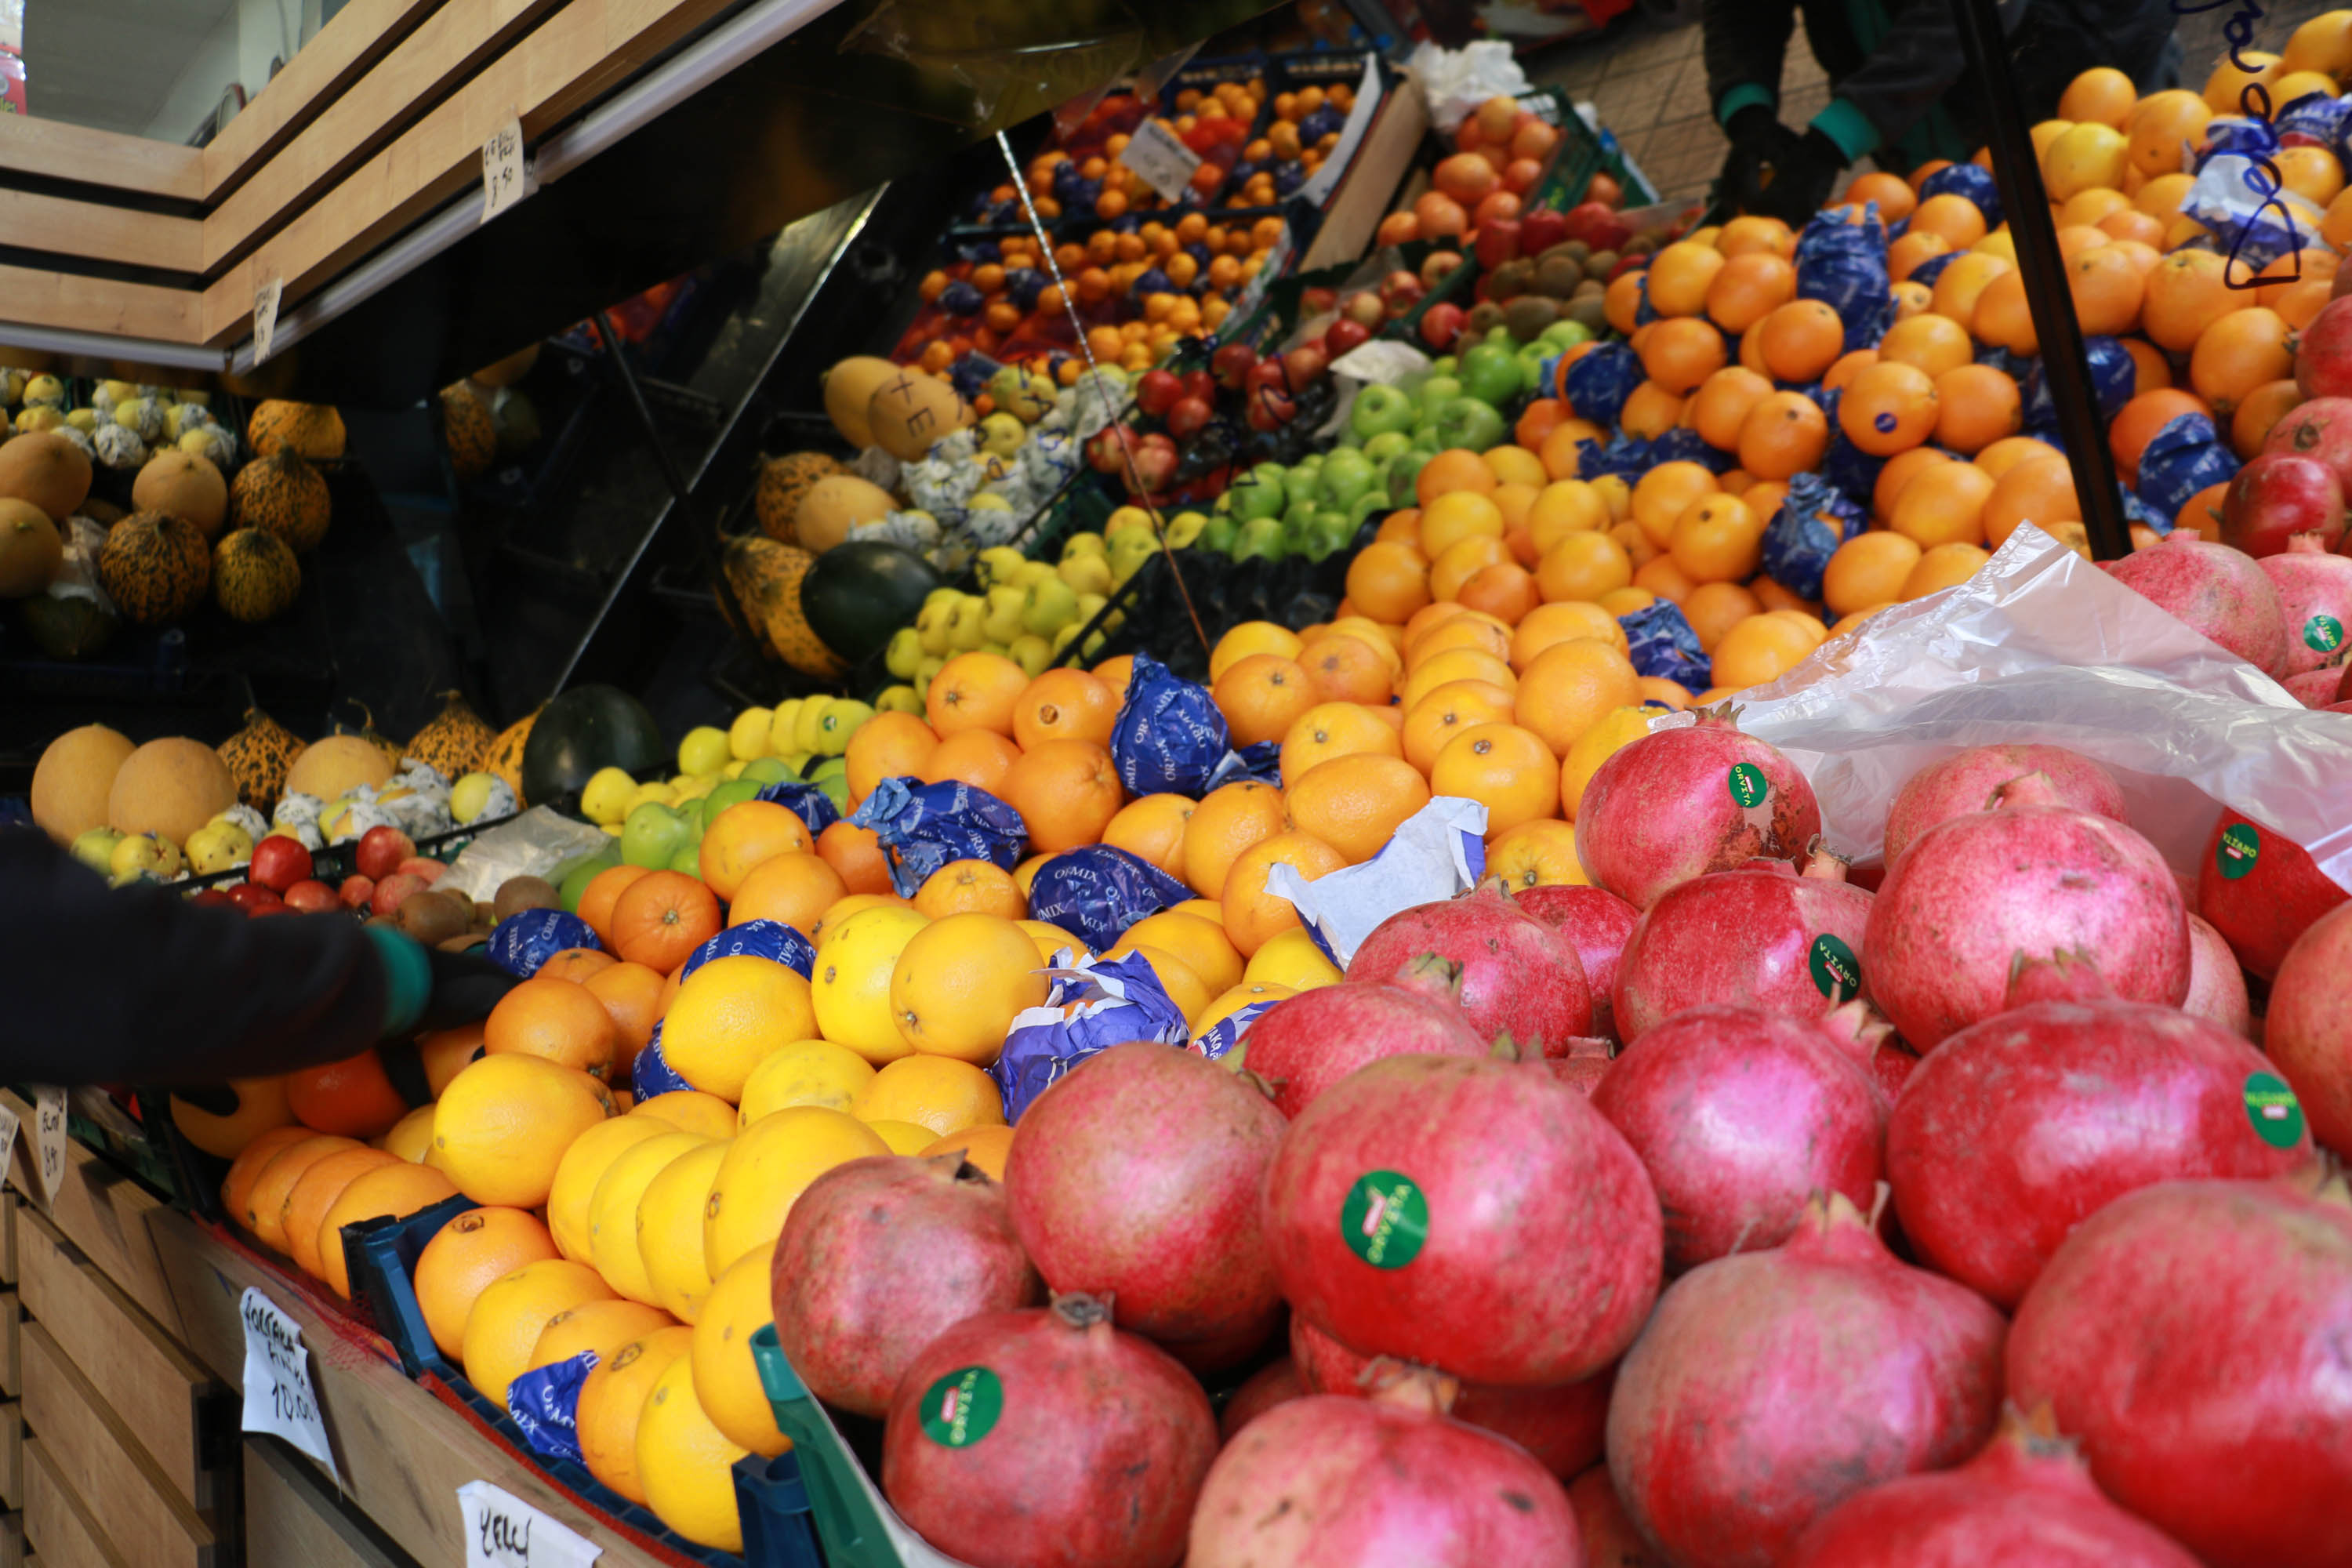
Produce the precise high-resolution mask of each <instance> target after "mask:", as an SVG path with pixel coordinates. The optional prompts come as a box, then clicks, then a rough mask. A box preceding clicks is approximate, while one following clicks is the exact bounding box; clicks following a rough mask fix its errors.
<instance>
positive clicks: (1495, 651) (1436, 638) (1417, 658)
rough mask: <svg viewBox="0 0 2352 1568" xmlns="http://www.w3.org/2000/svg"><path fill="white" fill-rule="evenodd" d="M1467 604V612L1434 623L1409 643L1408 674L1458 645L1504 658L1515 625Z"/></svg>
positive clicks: (1406, 653)
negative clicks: (1471, 609)
mask: <svg viewBox="0 0 2352 1568" xmlns="http://www.w3.org/2000/svg"><path fill="white" fill-rule="evenodd" d="M1463 608H1464V610H1465V612H1467V613H1465V614H1462V615H1456V616H1448V617H1446V619H1444V621H1436V622H1432V623H1430V624H1429V625H1428V626H1425V627H1423V630H1422V631H1421V633H1420V635H1419V636H1417V637H1413V638H1412V639H1411V640H1410V641H1409V642H1408V643H1407V644H1406V645H1405V654H1404V668H1405V673H1406V674H1407V675H1409V676H1410V675H1418V674H1419V673H1420V672H1421V670H1422V668H1423V666H1424V665H1426V664H1427V663H1428V662H1429V661H1430V660H1431V659H1433V658H1436V657H1437V656H1438V655H1439V654H1441V653H1449V652H1452V651H1453V650H1454V649H1455V648H1467V649H1469V650H1470V651H1472V652H1474V653H1483V654H1485V655H1486V656H1487V657H1488V658H1502V657H1503V656H1504V655H1506V654H1507V653H1509V652H1510V650H1511V628H1510V627H1509V626H1507V625H1506V624H1505V623H1504V622H1503V620H1502V619H1501V618H1500V617H1499V616H1490V615H1487V614H1485V613H1483V612H1472V611H1470V610H1469V606H1467V605H1465V606H1463Z"/></svg>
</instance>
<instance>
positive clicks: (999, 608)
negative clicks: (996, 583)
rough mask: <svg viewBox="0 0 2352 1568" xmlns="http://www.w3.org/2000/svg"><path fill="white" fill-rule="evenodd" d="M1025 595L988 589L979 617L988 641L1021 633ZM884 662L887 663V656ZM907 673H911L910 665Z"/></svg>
mask: <svg viewBox="0 0 2352 1568" xmlns="http://www.w3.org/2000/svg"><path fill="white" fill-rule="evenodd" d="M1027 597H1028V595H1026V594H1024V593H1023V592H1022V591H1021V590H1020V589H1018V588H1012V587H1005V588H991V589H990V590H989V591H988V595H987V605H988V613H987V614H986V615H984V616H982V617H981V621H980V629H981V630H982V631H983V632H985V633H987V634H988V640H989V641H990V642H997V643H1003V642H1011V641H1012V640H1013V638H1014V637H1019V636H1020V635H1021V605H1022V602H1023V601H1024V599H1026V598H1027ZM893 640H894V641H895V640H896V639H893ZM884 663H885V664H887V663H888V659H887V656H886V657H885V659H884ZM890 673H891V674H893V675H898V674H899V673H900V672H899V671H898V670H896V669H893V670H891V671H890ZM907 673H909V674H911V673H912V668H911V667H909V669H908V671H907Z"/></svg>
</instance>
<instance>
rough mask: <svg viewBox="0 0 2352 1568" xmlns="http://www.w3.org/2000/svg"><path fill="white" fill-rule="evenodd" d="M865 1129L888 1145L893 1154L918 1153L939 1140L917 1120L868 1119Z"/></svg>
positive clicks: (937, 1136) (937, 1135) (936, 1135)
mask: <svg viewBox="0 0 2352 1568" xmlns="http://www.w3.org/2000/svg"><path fill="white" fill-rule="evenodd" d="M866 1130H867V1131H871V1132H872V1133H873V1134H874V1135H875V1136H876V1137H877V1138H879V1139H881V1140H882V1142H885V1143H887V1144H888V1145H890V1152H892V1153H893V1154H919V1153H921V1152H923V1151H924V1150H926V1149H928V1148H929V1147H930V1146H931V1145H932V1144H934V1143H936V1142H939V1141H940V1135H939V1134H938V1133H936V1132H934V1131H931V1130H930V1129H929V1128H928V1127H925V1126H923V1125H922V1124H920V1123H919V1122H914V1121H869V1122H867V1123H866Z"/></svg>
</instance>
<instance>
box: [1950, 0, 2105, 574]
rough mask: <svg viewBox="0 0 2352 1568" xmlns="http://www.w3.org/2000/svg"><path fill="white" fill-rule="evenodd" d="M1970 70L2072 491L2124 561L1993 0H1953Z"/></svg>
mask: <svg viewBox="0 0 2352 1568" xmlns="http://www.w3.org/2000/svg"><path fill="white" fill-rule="evenodd" d="M1951 3H1952V16H1953V19H1954V20H1955V21H1956V22H1958V25H1959V29H1960V44H1961V47H1962V48H1963V49H1964V50H1965V51H1966V52H1967V54H1968V57H1969V72H1970V73H1971V74H1972V75H1973V76H1974V77H1975V79H1976V83H1977V90H1978V92H1979V95H1980V97H1981V100H1982V101H1983V103H1984V106H1985V118H1986V121H1987V123H1986V127H1985V134H1986V142H1987V144H1988V145H1989V146H1990V149H1991V151H1992V175H1993V182H1994V184H1997V185H1998V186H1999V187H2000V200H2001V205H2002V207H2003V208H2005V209H2006V211H2007V214H2008V217H2009V232H2010V237H2011V239H2012V240H2013V241H2014V242H2015V243H2016V246H2017V268H2018V270H2019V271H2020V272H2021V273H2023V274H2024V276H2025V302H2026V304H2027V306H2028V307H2030V308H2031V309H2032V312H2033V334H2034V336H2035V337H2037V338H2039V339H2040V340H2041V342H2042V377H2043V379H2044V380H2045V381H2046V382H2047V383H2048V384H2049V387H2050V401H2051V404H2052V405H2053V407H2055V408H2056V409H2057V411H2058V435H2059V438H2060V439H2061V440H2063V442H2064V443H2065V445H2066V456H2067V457H2068V458H2069V459H2071V462H2072V466H2073V468H2074V495H2075V499H2076V500H2078V501H2080V502H2081V504H2082V510H2083V529H2084V532H2086V533H2088V534H2089V535H2090V539H2091V553H2092V555H2093V556H2094V557H2095V558H2096V559H2098V560H2101V561H2116V560H2120V559H2122V558H2123V557H2124V556H2126V555H2128V554H2130V553H2131V550H2132V542H2131V529H2130V527H2129V526H2128V525H2127V524H2126V522H2125V521H2124V508H2123V500H2122V497H2121V495H2120V493H2119V492H2118V491H2117V490H2116V464H2115V457H2114V454H2113V453H2111V452H2110V451H2108V449H2107V435H2106V430H2105V426H2104V425H2103V424H2102V423H2101V421H2100V419H2099V398H2098V393H2097V390H2096V388H2095V386H2094V385H2093V384H2092V381H2091V362H2090V359H2089V357H2088V356H2087V355H2086V354H2084V352H2083V330H2082V327H2081V325H2080V324H2079V323H2077V322H2076V321H2075V320H2074V294H2073V292H2072V291H2071V290H2070V289H2068V288H2067V286H2066V261H2065V258H2063V257H2062V256H2061V255H2060V254H2059V253H2058V230H2057V227H2056V226H2055V225H2053V223H2052V222H2051V221H2050V196H2049V193H2048V192H2046V191H2045V190H2043V189H2042V165H2041V163H2040V161H2039V160H2038V159H2036V158H2035V157H2034V155H2033V139H2032V136H2031V135H2030V134H2029V133H2028V132H2027V130H2026V124H2025V110H2023V108H2022V107H2021V106H2020V104H2019V103H2018V100H2017V83H2016V81H2015V80H2014V79H2012V78H2011V75H2010V72H2009V69H2008V66H2009V60H2008V51H2007V47H2006V46H2005V45H2004V43H2003V41H2002V38H2001V31H2000V16H1998V15H1997V14H1996V13H1995V11H1994V8H1993V0H1951Z"/></svg>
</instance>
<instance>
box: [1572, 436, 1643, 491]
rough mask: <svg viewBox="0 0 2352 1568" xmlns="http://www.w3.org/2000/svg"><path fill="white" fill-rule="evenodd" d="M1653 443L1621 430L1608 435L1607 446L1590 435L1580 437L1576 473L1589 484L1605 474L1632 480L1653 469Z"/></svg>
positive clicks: (1577, 448) (1630, 481)
mask: <svg viewBox="0 0 2352 1568" xmlns="http://www.w3.org/2000/svg"><path fill="white" fill-rule="evenodd" d="M1654 445H1655V443H1654V442H1649V441H1644V440H1642V439H1641V438H1640V437H1633V436H1628V435H1626V434H1624V433H1623V432H1622V431H1620V432H1619V433H1618V434H1616V435H1614V436H1612V437H1609V444H1608V445H1607V446H1605V447H1604V446H1602V445H1601V443H1600V442H1598V441H1595V440H1591V439H1590V438H1589V437H1588V438H1587V439H1585V440H1581V441H1579V442H1578V443H1577V444H1576V477H1577V478H1578V479H1582V480H1584V481H1585V482H1586V483H1588V484H1589V483H1591V481H1592V480H1594V479H1599V478H1600V477H1601V475H1603V474H1615V475H1616V476H1617V477H1618V478H1619V479H1623V480H1625V481H1626V482H1627V483H1629V484H1630V483H1632V482H1633V481H1634V480H1636V479H1640V478H1641V477H1642V476H1643V474H1646V473H1648V472H1649V471H1650V469H1651V467H1652V466H1653V464H1652V458H1651V457H1650V448H1651V447H1653V446H1654Z"/></svg>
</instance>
